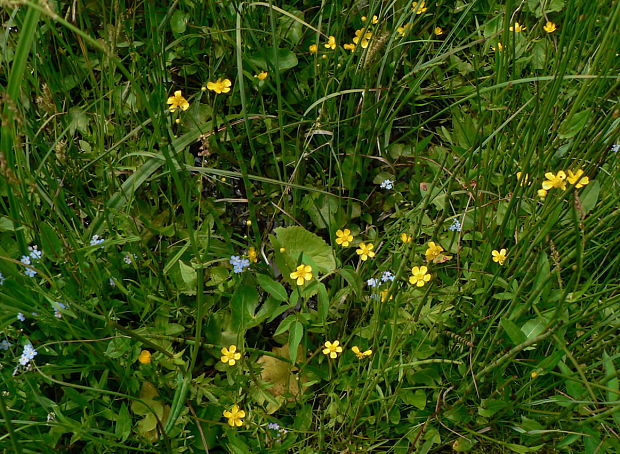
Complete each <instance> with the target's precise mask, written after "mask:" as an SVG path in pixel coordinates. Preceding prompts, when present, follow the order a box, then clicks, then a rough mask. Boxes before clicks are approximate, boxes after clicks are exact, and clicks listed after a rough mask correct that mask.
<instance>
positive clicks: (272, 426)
mask: <svg viewBox="0 0 620 454" xmlns="http://www.w3.org/2000/svg"><path fill="white" fill-rule="evenodd" d="M267 428H268V429H271V430H280V425H279V424H278V423H277V422H270V423H269V424H267Z"/></svg>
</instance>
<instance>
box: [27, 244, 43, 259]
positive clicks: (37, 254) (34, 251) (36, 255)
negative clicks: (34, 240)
mask: <svg viewBox="0 0 620 454" xmlns="http://www.w3.org/2000/svg"><path fill="white" fill-rule="evenodd" d="M28 250H29V251H30V254H28V255H29V256H30V258H31V259H32V260H40V259H41V257H43V251H39V249H38V246H37V245H36V244H35V245H34V246H28Z"/></svg>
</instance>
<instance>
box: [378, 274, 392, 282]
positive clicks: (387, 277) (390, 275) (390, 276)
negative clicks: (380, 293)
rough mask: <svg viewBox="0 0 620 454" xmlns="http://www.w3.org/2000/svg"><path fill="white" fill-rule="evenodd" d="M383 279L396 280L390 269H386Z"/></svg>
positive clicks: (385, 280)
mask: <svg viewBox="0 0 620 454" xmlns="http://www.w3.org/2000/svg"><path fill="white" fill-rule="evenodd" d="M381 280H382V281H383V282H387V281H393V280H394V275H393V274H392V273H391V272H390V271H384V272H383V275H382V276H381Z"/></svg>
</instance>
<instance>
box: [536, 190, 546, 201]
mask: <svg viewBox="0 0 620 454" xmlns="http://www.w3.org/2000/svg"><path fill="white" fill-rule="evenodd" d="M537 194H538V197H540V198H541V199H544V198H545V197H547V190H546V189H539V190H538V191H537Z"/></svg>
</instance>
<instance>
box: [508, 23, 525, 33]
mask: <svg viewBox="0 0 620 454" xmlns="http://www.w3.org/2000/svg"><path fill="white" fill-rule="evenodd" d="M526 28H527V27H526V26H524V25H521V24H519V22H515V25H514V27H513V26H512V25H511V26H510V31H511V32H512V31H514V32H515V33H521V32H522V31H523V30H525V29H526Z"/></svg>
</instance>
